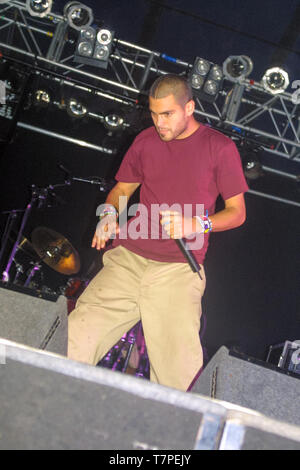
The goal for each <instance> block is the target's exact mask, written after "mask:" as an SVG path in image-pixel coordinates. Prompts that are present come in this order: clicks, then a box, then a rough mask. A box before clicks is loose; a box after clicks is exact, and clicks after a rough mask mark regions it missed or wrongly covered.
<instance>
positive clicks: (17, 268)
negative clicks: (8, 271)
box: [13, 260, 24, 284]
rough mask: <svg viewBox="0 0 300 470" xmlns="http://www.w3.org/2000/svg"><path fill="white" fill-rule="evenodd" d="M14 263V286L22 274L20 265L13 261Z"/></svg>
mask: <svg viewBox="0 0 300 470" xmlns="http://www.w3.org/2000/svg"><path fill="white" fill-rule="evenodd" d="M14 263H15V266H16V274H15V277H14V280H13V284H16V283H17V280H18V278H19V276H20V275H21V274H23V273H24V268H23V266H22V265H21V264H20V263H17V261H16V260H14Z"/></svg>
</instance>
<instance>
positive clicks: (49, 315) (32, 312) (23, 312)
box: [0, 283, 68, 355]
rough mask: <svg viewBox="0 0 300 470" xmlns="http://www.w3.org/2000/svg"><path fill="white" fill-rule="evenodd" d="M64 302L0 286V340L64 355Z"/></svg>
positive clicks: (65, 302) (21, 288) (66, 338)
mask: <svg viewBox="0 0 300 470" xmlns="http://www.w3.org/2000/svg"><path fill="white" fill-rule="evenodd" d="M67 315H68V314H67V299H66V298H65V297H63V296H59V297H58V296H56V295H45V294H42V293H39V292H37V291H35V290H33V289H29V288H24V287H17V286H14V285H9V284H5V283H1V284H0V338H4V339H8V340H11V341H15V342H17V343H21V344H25V345H27V346H32V347H34V348H38V349H45V350H47V351H52V352H55V353H58V354H62V355H66V354H67V347H68V334H67V331H68V326H67V325H68V318H67Z"/></svg>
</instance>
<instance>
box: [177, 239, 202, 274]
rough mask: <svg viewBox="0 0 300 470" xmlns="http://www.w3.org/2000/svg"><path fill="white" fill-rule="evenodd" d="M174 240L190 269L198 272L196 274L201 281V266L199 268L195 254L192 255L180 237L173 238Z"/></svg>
mask: <svg viewBox="0 0 300 470" xmlns="http://www.w3.org/2000/svg"><path fill="white" fill-rule="evenodd" d="M175 242H176V243H177V245H178V246H179V248H180V250H181V251H182V253H183V255H184V256H185V258H186V259H187V261H188V263H189V265H190V267H191V269H192V271H193V272H194V273H198V275H199V277H200V279H201V281H202V277H201V274H200V269H201V268H200V266H199V264H198V262H197V260H196V258H195V256H194V255H193V253H192V252H191V251H189V250H188V249H187V247H186V244H185V243H184V241H183V240H182V238H175Z"/></svg>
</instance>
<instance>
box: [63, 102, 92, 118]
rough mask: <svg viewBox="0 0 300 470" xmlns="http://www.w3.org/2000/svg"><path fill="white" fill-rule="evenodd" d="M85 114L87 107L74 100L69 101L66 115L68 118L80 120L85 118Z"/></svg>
mask: <svg viewBox="0 0 300 470" xmlns="http://www.w3.org/2000/svg"><path fill="white" fill-rule="evenodd" d="M87 112H88V110H87V107H86V106H85V105H84V104H83V103H81V102H80V101H77V100H76V98H70V99H69V101H68V103H67V113H68V115H69V116H71V117H73V118H76V119H81V118H83V117H84V116H86V114H87Z"/></svg>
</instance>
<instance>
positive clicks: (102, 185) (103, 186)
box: [58, 163, 115, 192]
mask: <svg viewBox="0 0 300 470" xmlns="http://www.w3.org/2000/svg"><path fill="white" fill-rule="evenodd" d="M58 167H59V168H60V170H62V171H63V172H64V174H65V184H67V185H68V184H69V185H70V184H71V183H72V181H79V182H82V183H88V184H94V185H98V186H99V191H101V192H107V191H109V190H110V189H111V188H112V187H113V186H114V184H115V183H114V182H111V183H109V182H107V181H106V180H105V179H104V178H102V177H99V176H92V177H90V178H82V177H77V176H72V175H71V172H70V171H69V170H68V169H67V168H66V167H64V166H63V165H62V164H61V163H60V164H59V165H58Z"/></svg>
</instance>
